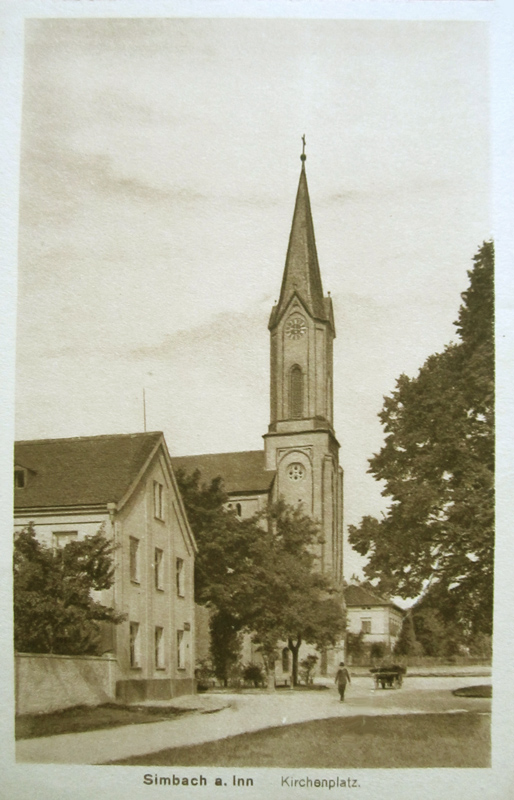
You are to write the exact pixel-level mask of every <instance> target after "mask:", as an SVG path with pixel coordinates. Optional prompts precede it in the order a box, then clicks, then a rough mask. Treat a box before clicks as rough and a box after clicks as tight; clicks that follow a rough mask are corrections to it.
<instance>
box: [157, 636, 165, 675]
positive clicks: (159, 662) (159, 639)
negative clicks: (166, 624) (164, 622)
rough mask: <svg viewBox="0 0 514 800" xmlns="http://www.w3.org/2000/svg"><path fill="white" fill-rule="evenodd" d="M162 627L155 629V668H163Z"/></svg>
mask: <svg viewBox="0 0 514 800" xmlns="http://www.w3.org/2000/svg"><path fill="white" fill-rule="evenodd" d="M162 633H163V628H156V629H155V669H164V646H163V645H164V642H163V638H162Z"/></svg>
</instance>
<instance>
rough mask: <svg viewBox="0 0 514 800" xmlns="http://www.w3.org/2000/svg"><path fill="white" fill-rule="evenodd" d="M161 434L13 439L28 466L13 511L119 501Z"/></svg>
mask: <svg viewBox="0 0 514 800" xmlns="http://www.w3.org/2000/svg"><path fill="white" fill-rule="evenodd" d="M161 439H162V440H163V441H164V437H163V435H162V433H159V432H154V433H132V434H116V435H109V436H81V437H76V438H72V439H36V440H33V441H21V442H16V443H15V458H14V460H15V465H16V466H17V467H24V468H25V469H27V470H28V474H27V482H26V486H25V487H24V488H22V489H15V491H14V507H15V509H23V508H49V507H55V506H57V507H60V506H81V505H103V504H106V503H108V502H119V501H120V500H121V499H122V498H123V497H124V495H125V494H126V493H127V491H128V490H129V488H130V487H131V485H132V483H133V482H134V480H135V479H136V478H137V476H138V474H139V472H140V470H141V469H142V468H143V467H144V465H145V464H146V462H147V460H148V458H149V457H150V455H151V454H152V452H153V450H154V449H155V447H156V446H157V444H158V443H159V441H160V440H161Z"/></svg>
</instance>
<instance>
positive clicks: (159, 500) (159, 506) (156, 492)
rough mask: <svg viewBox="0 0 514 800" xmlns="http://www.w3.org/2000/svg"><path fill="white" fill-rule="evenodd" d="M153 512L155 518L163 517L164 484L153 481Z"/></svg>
mask: <svg viewBox="0 0 514 800" xmlns="http://www.w3.org/2000/svg"><path fill="white" fill-rule="evenodd" d="M153 514H154V517H156V519H164V486H163V485H162V483H159V482H158V481H154V482H153Z"/></svg>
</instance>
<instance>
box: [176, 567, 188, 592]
mask: <svg viewBox="0 0 514 800" xmlns="http://www.w3.org/2000/svg"><path fill="white" fill-rule="evenodd" d="M185 578H186V575H185V572H184V559H183V558H177V594H178V596H179V597H184V595H185V593H186V581H185Z"/></svg>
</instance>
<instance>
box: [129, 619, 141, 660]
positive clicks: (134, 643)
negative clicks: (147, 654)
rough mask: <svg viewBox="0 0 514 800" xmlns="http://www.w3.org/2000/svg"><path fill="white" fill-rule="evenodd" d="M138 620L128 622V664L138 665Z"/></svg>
mask: <svg viewBox="0 0 514 800" xmlns="http://www.w3.org/2000/svg"><path fill="white" fill-rule="evenodd" d="M139 660H140V652H139V622H131V623H130V666H131V667H139Z"/></svg>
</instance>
